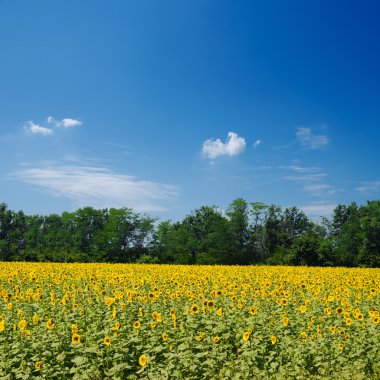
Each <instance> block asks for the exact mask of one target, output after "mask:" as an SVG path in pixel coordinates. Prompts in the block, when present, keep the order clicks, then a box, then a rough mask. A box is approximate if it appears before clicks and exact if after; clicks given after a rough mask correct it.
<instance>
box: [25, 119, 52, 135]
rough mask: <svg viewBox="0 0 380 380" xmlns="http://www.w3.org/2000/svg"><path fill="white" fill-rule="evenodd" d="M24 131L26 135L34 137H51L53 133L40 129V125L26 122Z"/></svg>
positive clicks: (47, 129)
mask: <svg viewBox="0 0 380 380" xmlns="http://www.w3.org/2000/svg"><path fill="white" fill-rule="evenodd" d="M25 130H26V131H27V132H28V133H32V134H34V135H43V136H47V135H51V134H52V133H53V130H52V129H50V128H46V127H42V126H41V125H38V124H35V123H33V121H28V123H27V125H26V126H25Z"/></svg>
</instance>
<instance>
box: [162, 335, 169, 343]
mask: <svg viewBox="0 0 380 380" xmlns="http://www.w3.org/2000/svg"><path fill="white" fill-rule="evenodd" d="M168 339H169V336H168V334H166V333H163V334H162V340H163V341H164V342H166V341H167V340H168Z"/></svg>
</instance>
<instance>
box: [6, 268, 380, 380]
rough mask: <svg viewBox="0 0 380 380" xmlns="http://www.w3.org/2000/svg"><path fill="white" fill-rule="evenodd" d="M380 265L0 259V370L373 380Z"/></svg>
mask: <svg viewBox="0 0 380 380" xmlns="http://www.w3.org/2000/svg"><path fill="white" fill-rule="evenodd" d="M379 284H380V270H379V269H347V268H304V267H264V266H260V267H238V266H236V267H220V266H169V265H167V266H166V265H161V266H159V265H137V264H136V265H133V264H128V265H124V264H120V265H111V264H42V263H0V296H1V298H0V305H1V308H0V348H1V349H0V378H1V379H30V378H36V379H38V378H39V379H69V378H73V379H93V380H95V379H107V378H109V379H124V378H128V379H137V378H144V379H145V378H146V379H169V378H170V379H203V378H207V379H224V378H227V379H250V378H255V379H271V378H273V379H282V378H284V379H285V378H286V379H304V378H310V379H325V378H326V379H327V378H328V379H379V378H380V334H379V322H380V313H379V309H380V289H379Z"/></svg>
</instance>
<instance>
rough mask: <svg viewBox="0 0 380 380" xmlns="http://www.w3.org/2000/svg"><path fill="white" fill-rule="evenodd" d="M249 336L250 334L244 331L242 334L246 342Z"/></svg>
mask: <svg viewBox="0 0 380 380" xmlns="http://www.w3.org/2000/svg"><path fill="white" fill-rule="evenodd" d="M250 336H251V333H250V332H248V331H246V332H245V333H244V334H243V340H245V341H247V340H249V337H250Z"/></svg>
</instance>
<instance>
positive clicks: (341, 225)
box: [0, 198, 380, 267]
mask: <svg viewBox="0 0 380 380" xmlns="http://www.w3.org/2000/svg"><path fill="white" fill-rule="evenodd" d="M0 260H1V261H56V262H74V261H75V262H118V263H119V262H120V263H123V262H125V263H127V262H144V263H176V264H230V265H234V264H239V265H246V264H271V265H279V264H281V265H313V266H315V265H318V266H334V265H336V266H366V267H379V266H380V201H369V202H367V204H366V205H361V206H359V205H357V204H356V203H352V204H350V205H338V206H337V207H336V208H335V209H334V211H333V213H332V217H331V218H330V219H327V218H323V220H322V223H316V222H315V221H312V220H310V219H309V218H308V217H307V216H306V215H305V213H304V212H303V211H302V210H300V209H298V208H297V207H290V208H285V209H282V208H281V207H279V206H277V205H266V204H264V203H261V202H252V203H249V202H247V201H245V200H244V199H242V198H238V199H235V200H233V201H232V202H231V203H230V205H229V206H228V208H227V209H226V210H225V211H222V210H220V209H219V208H218V207H216V206H202V207H200V208H198V209H196V210H194V211H192V212H191V213H190V214H189V215H186V216H185V217H184V219H183V220H182V221H177V222H172V221H169V220H164V221H159V220H157V219H156V218H153V217H151V216H149V215H146V214H139V213H136V212H134V211H133V210H132V209H130V208H121V209H115V208H111V209H101V210H97V209H94V208H92V207H84V208H80V209H78V210H76V211H74V212H63V213H62V214H61V215H58V214H51V215H25V214H24V212H23V211H18V212H16V211H12V210H10V209H8V206H7V205H6V204H5V203H1V204H0Z"/></svg>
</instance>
